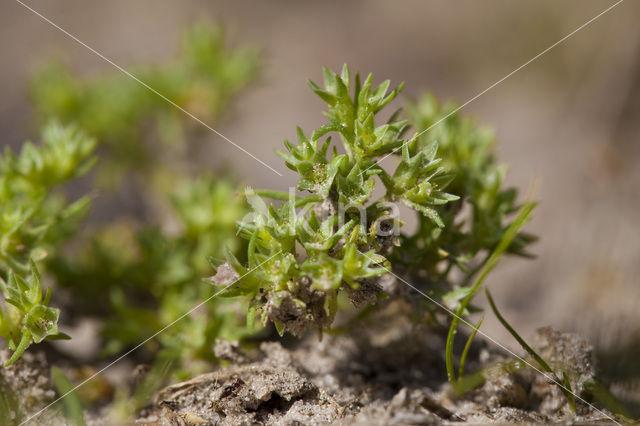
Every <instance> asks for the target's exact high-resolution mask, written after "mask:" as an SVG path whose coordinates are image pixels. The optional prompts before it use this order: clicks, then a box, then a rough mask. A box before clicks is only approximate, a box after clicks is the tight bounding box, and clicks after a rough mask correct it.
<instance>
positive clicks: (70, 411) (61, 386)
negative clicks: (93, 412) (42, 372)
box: [51, 365, 86, 426]
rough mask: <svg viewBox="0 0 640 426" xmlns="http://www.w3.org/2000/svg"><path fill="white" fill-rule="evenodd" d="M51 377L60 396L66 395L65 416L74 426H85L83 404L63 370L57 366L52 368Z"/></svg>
mask: <svg viewBox="0 0 640 426" xmlns="http://www.w3.org/2000/svg"><path fill="white" fill-rule="evenodd" d="M51 377H52V378H53V384H54V385H55V387H56V390H57V391H58V393H59V394H60V395H65V397H64V398H62V406H63V410H64V414H65V416H66V417H67V418H68V419H69V420H71V421H72V422H73V424H74V425H78V426H84V425H85V424H86V423H85V422H84V412H83V409H82V402H81V401H80V398H79V397H78V394H76V393H75V392H74V391H73V384H72V383H71V382H70V381H69V379H67V376H65V375H64V373H63V372H62V370H61V369H59V368H58V367H56V366H55V365H54V366H52V367H51Z"/></svg>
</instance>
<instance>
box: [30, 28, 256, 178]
mask: <svg viewBox="0 0 640 426" xmlns="http://www.w3.org/2000/svg"><path fill="white" fill-rule="evenodd" d="M225 44H226V43H225V37H224V32H223V30H222V28H221V27H219V26H215V25H206V24H198V25H195V26H193V27H192V28H190V29H189V30H188V31H186V32H185V34H184V37H183V41H182V48H181V51H180V53H179V54H178V55H177V57H176V58H175V59H173V60H171V61H170V62H168V63H166V64H163V65H156V66H138V67H134V68H133V69H132V70H131V72H132V74H134V75H135V76H136V77H137V78H139V79H140V80H141V81H144V82H145V84H147V85H148V86H149V87H151V88H153V89H154V90H155V91H157V92H158V93H160V94H162V95H163V96H165V97H166V98H168V99H171V100H172V101H173V102H175V103H176V104H178V105H180V106H182V107H184V108H185V109H186V110H187V111H189V112H190V113H192V114H194V115H196V116H197V117H198V118H200V119H202V120H205V121H208V120H213V119H218V118H219V117H220V116H221V115H222V114H223V113H224V112H225V111H226V109H227V107H228V105H229V103H230V101H231V99H232V98H233V97H234V96H235V95H236V94H237V93H238V92H239V91H240V90H241V89H243V88H244V87H245V86H246V85H247V84H248V83H250V82H251V81H252V80H253V79H254V78H255V76H256V73H257V66H258V60H257V51H256V49H254V48H253V47H244V46H243V47H239V48H233V49H229V48H227V46H226V45H225ZM31 95H32V99H33V102H34V104H35V109H36V112H37V115H38V117H39V118H40V120H41V121H42V120H44V121H46V120H49V119H50V118H51V117H55V118H56V119H58V120H60V121H61V122H63V123H74V124H76V125H77V126H78V127H79V128H81V129H83V130H84V131H86V132H87V133H88V134H89V135H91V136H94V137H95V138H96V139H97V140H98V142H99V143H100V144H101V146H102V148H103V149H102V151H101V168H100V170H99V178H100V182H103V183H107V184H110V185H113V184H115V183H117V182H118V181H119V178H121V177H122V175H124V174H127V173H132V172H135V173H138V174H139V173H146V174H153V173H154V172H156V171H157V166H158V163H162V165H163V166H164V167H170V168H174V169H175V168H177V167H178V166H181V161H177V160H182V161H188V160H191V161H192V160H193V158H189V157H188V156H187V154H188V153H189V151H193V149H194V148H193V144H194V139H197V138H196V136H197V135H196V134H194V133H195V131H196V130H200V125H199V124H197V123H195V122H193V121H192V120H190V119H188V120H185V119H184V118H185V117H184V113H183V112H182V111H180V110H178V109H176V108H175V107H174V106H172V105H171V104H169V103H168V102H167V101H166V100H165V99H163V98H162V97H160V96H158V95H157V94H156V93H154V92H152V91H150V90H149V89H148V88H146V87H144V86H143V85H141V84H140V83H138V82H137V81H135V80H134V79H132V78H130V77H129V76H127V75H124V74H122V73H108V74H105V75H101V76H97V77H93V78H80V77H75V76H74V75H73V74H72V73H71V71H70V70H69V69H68V68H66V67H65V66H63V65H61V64H59V63H50V64H48V65H47V66H45V67H43V68H42V69H41V70H40V72H39V73H38V74H37V75H36V76H35V78H34V80H33V83H32V85H31ZM187 140H189V142H190V146H189V145H187V144H186V141H187ZM185 156H186V158H185Z"/></svg>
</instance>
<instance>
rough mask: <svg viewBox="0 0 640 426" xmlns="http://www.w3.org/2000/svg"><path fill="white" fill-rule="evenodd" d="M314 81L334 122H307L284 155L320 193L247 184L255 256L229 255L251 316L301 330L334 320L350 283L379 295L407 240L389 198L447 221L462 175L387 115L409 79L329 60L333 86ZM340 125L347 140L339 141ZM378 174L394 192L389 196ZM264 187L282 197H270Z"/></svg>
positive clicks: (354, 294) (363, 295) (352, 290)
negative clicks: (309, 129) (389, 166)
mask: <svg viewBox="0 0 640 426" xmlns="http://www.w3.org/2000/svg"><path fill="white" fill-rule="evenodd" d="M309 85H310V86H311V89H312V90H313V91H314V92H315V93H316V94H317V95H318V96H319V97H320V98H321V99H322V100H324V101H325V102H326V103H327V106H328V110H327V112H326V113H325V116H326V117H327V118H328V123H327V124H325V125H324V126H322V127H321V128H319V129H317V130H315V131H314V132H313V133H312V134H311V136H310V137H309V136H307V135H306V134H305V133H304V132H303V131H302V130H301V129H300V128H298V132H297V133H298V143H297V144H293V143H291V142H289V141H285V147H286V148H287V151H280V152H278V154H279V155H280V156H281V157H282V158H283V159H284V160H285V164H286V165H287V167H288V168H290V169H291V170H293V171H295V172H297V173H298V174H299V175H300V178H299V182H298V185H297V190H299V191H306V192H308V193H310V194H309V195H306V196H296V195H295V194H294V193H292V194H287V193H277V192H273V191H263V192H258V193H255V192H253V191H251V190H248V191H247V198H248V200H249V203H250V204H251V205H252V208H253V212H252V214H251V215H249V216H247V217H246V218H245V219H244V220H243V221H241V222H240V223H239V231H240V235H241V236H242V237H243V238H245V239H246V240H247V241H248V242H249V243H248V249H247V261H248V262H247V264H246V265H243V264H242V263H241V262H239V261H238V260H237V259H235V258H234V257H233V256H231V255H229V256H228V262H229V264H230V265H231V267H232V268H233V269H234V270H235V271H236V273H237V274H238V277H240V280H239V281H238V282H237V283H236V284H234V285H233V286H232V287H231V288H230V289H228V291H227V292H226V294H227V296H237V295H245V296H248V297H249V298H250V300H251V304H250V306H251V307H250V310H249V318H248V321H249V323H250V324H252V323H253V318H254V316H255V315H256V314H259V315H260V316H261V322H262V323H266V322H267V321H272V322H273V323H274V324H275V326H276V327H277V329H278V331H279V332H280V333H283V332H284V331H289V332H291V333H293V334H297V335H300V334H302V333H303V332H304V331H305V330H306V329H307V328H309V327H313V328H319V329H322V328H326V327H329V326H330V325H331V323H332V321H333V318H334V316H335V313H336V306H337V298H338V295H339V293H341V292H344V293H346V294H349V295H350V297H351V299H352V300H360V301H366V302H374V301H375V300H377V297H378V296H379V294H380V288H379V287H377V286H376V284H375V278H376V277H379V276H381V275H383V274H384V273H386V272H387V270H388V269H387V268H388V267H389V262H388V258H387V256H388V254H389V253H390V251H391V248H392V247H393V246H394V244H395V243H396V239H397V238H395V236H394V235H390V236H389V235H383V232H380V231H381V229H382V228H385V227H386V228H389V227H391V228H393V227H395V226H397V225H399V219H398V218H394V217H393V216H392V215H390V212H389V204H391V203H396V202H400V203H403V204H405V205H406V206H408V207H410V208H412V209H413V210H415V211H416V212H418V213H419V214H420V215H421V216H423V217H424V220H425V221H429V222H430V223H432V225H433V226H434V227H435V228H438V229H439V228H441V227H443V226H444V221H443V220H442V218H441V216H440V214H439V213H438V211H437V210H436V206H443V205H446V204H448V203H450V202H452V201H455V200H458V198H459V197H458V196H455V195H452V194H450V193H448V192H447V191H445V188H446V186H447V185H448V184H449V183H450V182H451V180H452V176H451V175H450V174H448V173H446V171H445V168H444V167H443V166H442V165H441V159H440V158H438V157H437V152H438V145H437V143H435V142H434V143H431V144H424V143H421V142H420V140H419V139H418V138H416V137H415V136H414V137H412V138H408V139H404V134H405V133H406V131H407V130H408V125H407V121H406V120H399V119H398V116H399V113H398V112H396V113H394V114H391V116H390V118H389V119H388V120H386V121H384V122H383V123H384V124H379V123H377V120H376V118H377V116H378V114H379V113H380V112H381V111H382V110H383V108H384V107H385V106H387V105H388V104H389V103H390V102H391V101H392V100H393V99H395V97H396V96H397V94H398V93H399V92H400V90H402V85H400V86H399V87H398V88H395V89H393V90H389V88H390V82H389V81H385V82H383V83H382V84H380V85H378V86H375V85H374V84H373V77H372V76H371V75H369V76H367V78H365V79H364V80H361V79H360V76H359V74H357V73H356V74H355V75H354V76H352V75H351V74H350V72H349V69H348V68H347V67H346V66H345V67H344V68H343V70H342V72H341V73H340V74H336V73H334V72H332V71H330V70H329V69H327V68H325V69H324V87H320V86H318V85H317V84H315V83H313V82H309ZM330 133H331V134H333V135H335V134H337V136H338V137H339V140H340V144H335V145H332V144H331V136H329V134H330ZM330 147H332V149H331V150H330V149H329V148H330ZM387 156H395V157H396V158H397V166H396V167H395V170H394V171H393V172H388V171H387V170H385V169H384V168H383V167H382V166H381V165H380V164H379V163H378V161H379V160H382V159H384V158H385V157H387ZM376 179H377V180H376ZM376 182H381V184H382V188H383V192H384V194H383V195H381V196H379V197H376V196H374V188H375V186H376ZM260 194H263V195H265V196H268V197H271V198H275V199H278V200H281V201H282V202H281V203H280V204H279V205H276V204H274V203H271V204H269V205H267V204H266V203H265V202H264V201H263V200H262V199H261V198H260V197H259V195H260ZM214 280H215V277H214ZM218 281H220V282H221V283H222V284H225V283H224V280H218Z"/></svg>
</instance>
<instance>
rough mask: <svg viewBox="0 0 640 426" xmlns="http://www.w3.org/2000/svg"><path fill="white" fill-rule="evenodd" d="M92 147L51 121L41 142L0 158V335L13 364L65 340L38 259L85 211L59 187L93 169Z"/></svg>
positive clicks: (52, 248)
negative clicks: (38, 346) (37, 346)
mask: <svg viewBox="0 0 640 426" xmlns="http://www.w3.org/2000/svg"><path fill="white" fill-rule="evenodd" d="M94 148H95V141H94V140H93V139H91V138H88V137H86V136H85V135H84V134H82V133H80V132H78V131H77V130H76V129H74V128H73V127H63V126H61V125H60V124H58V123H55V122H52V123H50V124H49V125H48V126H47V127H46V128H45V130H44V131H43V134H42V143H41V144H39V145H35V144H33V143H31V142H26V143H25V144H24V145H23V147H22V150H21V151H20V153H19V154H15V153H14V152H13V151H11V150H10V149H9V148H7V149H6V150H5V152H4V154H3V155H2V156H1V157H0V291H1V292H2V296H3V298H4V302H5V303H4V308H2V307H0V336H2V337H3V338H4V339H5V340H6V341H7V343H8V346H9V348H10V349H11V350H13V351H14V352H13V355H12V356H11V358H10V359H9V362H8V363H9V364H11V363H13V362H15V360H17V359H18V358H19V357H20V355H22V353H23V352H24V351H25V350H26V349H27V347H28V346H29V345H31V344H32V343H40V342H41V341H42V340H43V339H45V338H60V337H63V336H64V335H63V334H61V333H59V332H58V327H57V322H58V317H59V314H60V310H59V309H57V308H51V307H49V306H48V305H49V301H50V297H51V292H50V289H47V291H46V292H45V293H44V295H43V289H42V284H41V278H40V274H39V272H38V268H37V266H36V264H35V261H37V260H42V259H44V258H45V257H47V255H49V254H50V253H52V252H55V250H56V249H57V248H58V247H59V245H60V244H61V243H62V241H64V239H66V238H67V237H68V236H69V235H70V234H72V233H73V232H74V230H75V228H76V227H77V224H78V221H79V219H80V218H81V217H82V216H83V214H84V213H85V211H86V209H87V207H88V204H89V199H88V198H87V197H83V198H80V199H79V200H76V201H74V202H71V203H69V202H67V201H66V198H65V197H64V195H63V194H62V193H60V191H58V190H57V189H58V187H59V186H60V185H62V184H65V183H67V182H68V181H70V180H72V179H74V178H77V177H79V176H80V175H82V174H84V173H85V172H86V171H87V170H88V169H89V168H90V167H91V165H92V164H93V162H94V158H93V157H92V156H91V155H92V152H93V150H94Z"/></svg>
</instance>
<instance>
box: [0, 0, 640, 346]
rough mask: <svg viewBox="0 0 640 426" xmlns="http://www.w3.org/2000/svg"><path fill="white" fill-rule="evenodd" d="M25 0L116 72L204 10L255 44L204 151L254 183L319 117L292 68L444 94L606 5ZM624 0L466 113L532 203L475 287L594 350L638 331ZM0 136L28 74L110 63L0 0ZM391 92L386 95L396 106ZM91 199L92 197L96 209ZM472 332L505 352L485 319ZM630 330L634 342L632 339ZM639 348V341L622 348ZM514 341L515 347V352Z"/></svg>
mask: <svg viewBox="0 0 640 426" xmlns="http://www.w3.org/2000/svg"><path fill="white" fill-rule="evenodd" d="M28 4H29V5H30V6H31V7H33V8H34V9H36V10H37V11H39V12H40V13H42V14H43V15H44V16H46V17H47V18H49V19H51V20H52V21H53V22H55V23H56V24H57V25H59V26H61V27H62V28H64V29H66V30H67V31H69V32H70V33H72V34H74V35H75V36H77V37H78V38H79V39H80V40H82V41H83V42H85V43H86V44H87V45H89V46H91V47H92V48H94V49H96V50H98V51H100V52H101V53H103V54H104V55H105V56H107V57H108V58H110V59H111V60H113V61H114V62H115V63H117V64H118V65H121V66H123V67H125V68H128V67H130V66H135V65H138V64H154V63H164V62H165V61H166V60H167V59H169V58H171V57H173V56H174V54H175V51H176V50H177V48H178V45H179V40H180V34H181V33H182V31H183V30H184V29H185V28H186V27H188V26H190V25H191V24H193V23H194V22H196V21H201V20H204V21H210V22H214V23H220V24H222V25H223V27H224V28H225V29H226V30H227V34H228V37H227V39H228V41H229V42H230V43H232V44H251V45H254V46H256V47H257V48H258V49H259V50H260V61H261V70H260V74H259V78H258V80H257V81H256V82H255V83H253V84H252V86H251V88H250V89H249V90H245V91H243V92H242V93H241V94H240V95H239V97H238V98H237V99H236V100H235V101H234V102H233V104H232V107H231V109H232V110H231V111H229V112H227V113H226V114H225V117H226V119H223V120H222V122H216V124H215V127H216V129H218V130H220V131H221V132H222V133H224V134H225V135H226V136H227V137H229V138H230V139H231V140H233V141H234V142H236V143H237V144H239V145H241V146H242V147H244V148H245V149H247V150H248V151H250V152H251V153H252V154H254V155H256V156H257V157H259V158H260V159H262V160H263V161H265V162H266V163H267V164H269V165H271V166H272V167H274V168H275V169H277V170H278V171H280V172H281V173H283V174H284V177H280V176H278V175H277V174H275V173H273V172H272V171H270V170H269V169H267V168H266V167H263V166H262V165H260V164H259V163H257V162H256V161H255V160H253V159H252V158H250V157H249V156H247V155H246V154H244V153H242V152H241V151H239V150H238V149H237V148H234V147H233V146H232V145H230V144H229V143H227V142H225V141H224V140H222V139H221V138H220V137H219V136H216V135H215V134H213V133H207V132H205V133H203V134H204V136H203V137H204V138H205V139H206V142H207V147H206V155H204V156H202V161H204V162H207V163H208V164H210V167H211V169H212V170H219V169H221V168H225V169H231V170H233V173H234V175H235V176H237V177H238V178H239V179H241V180H242V181H243V182H246V183H248V184H250V185H252V186H257V187H267V188H273V189H282V188H284V187H288V186H290V185H293V184H294V178H295V176H294V174H293V173H292V172H289V171H288V170H287V169H286V168H285V167H284V164H283V163H282V161H281V160H280V159H279V158H278V157H277V156H276V155H275V154H274V153H273V151H274V149H276V148H280V147H281V144H282V141H283V139H285V138H289V139H290V138H293V137H294V136H295V126H296V125H300V126H301V127H302V128H303V129H307V130H309V129H313V128H316V127H318V126H319V125H320V124H321V123H323V120H324V119H323V117H322V116H321V115H320V114H319V112H320V110H321V109H322V108H323V104H322V103H321V101H320V99H318V98H317V97H316V96H315V95H313V93H312V92H311V91H310V90H308V88H307V85H306V80H307V79H308V78H311V79H313V80H316V81H318V80H321V66H322V65H327V66H329V67H330V68H332V69H334V70H338V69H339V68H340V67H341V66H342V64H343V63H345V62H347V63H348V64H349V66H350V68H351V70H353V71H356V70H357V71H360V72H361V73H365V74H366V73H368V72H373V74H374V77H376V79H377V81H381V80H383V79H386V78H389V79H391V80H392V84H397V83H399V82H400V81H405V82H406V88H405V91H404V92H403V95H402V97H407V96H408V97H418V96H419V95H420V94H421V93H422V92H423V91H430V92H432V93H434V94H436V95H437V96H438V97H440V98H441V99H442V100H443V101H446V100H453V101H456V102H457V103H459V104H462V103H464V102H465V101H467V100H468V99H470V98H472V97H474V96H475V95H476V94H478V93H479V92H481V91H483V90H484V89H486V88H487V87H489V86H490V85H491V84H493V83H494V82H496V81H497V80H499V79H501V78H502V77H504V76H505V75H507V74H508V73H510V72H511V71H513V70H514V69H515V68H517V67H518V66H520V65H521V64H523V63H524V62H526V61H528V60H529V59H531V58H532V57H534V56H535V55H536V54H538V53H539V52H541V51H542V50H544V49H545V48H547V47H548V46H550V45H551V44H553V43H555V42H556V41H558V40H559V39H561V38H562V37H564V36H565V35H566V34H568V33H570V32H571V31H573V30H574V29H576V28H577V27H579V26H580V25H582V24H583V23H585V22H586V21H588V20H589V19H591V18H592V17H594V16H595V15H597V14H598V13H600V12H601V11H603V10H604V9H606V8H607V7H609V6H610V5H611V4H613V2H612V1H602V0H593V1H591V0H567V1H563V2H557V1H553V0H544V1H542V0H535V1H528V0H527V1H519V2H517V4H516V3H514V2H512V1H508V0H485V1H483V2H477V1H472V0H465V1H458V2H448V1H445V0H442V1H439V0H438V1H436V0H429V1H417V0H415V1H413V0H402V1H394V2H389V1H383V0H367V1H349V2H342V1H323V2H309V1H279V0H278V1H276V0H272V1H269V2H255V1H254V2H249V1H245V0H236V1H227V2H220V1H204V0H184V1H181V2H175V1H166V0H138V1H135V2H131V1H124V0H111V1H109V2H90V3H87V2H84V1H80V0H65V1H57V2H48V1H44V0H30V1H29V2H28ZM639 19H640V3H638V2H633V1H627V2H623V3H622V4H620V5H619V6H618V7H616V8H615V9H613V10H612V11H611V12H609V13H607V14H605V15H604V16H602V17H601V18H599V19H598V20H596V21H595V22H594V23H592V24H591V25H589V26H588V27H586V28H585V29H583V30H582V31H580V32H578V33H577V34H575V35H574V36H573V37H571V38H569V39H568V40H567V41H565V42H564V43H562V44H561V45H559V46H557V47H556V48H554V49H553V50H552V51H550V52H548V53H547V54H545V55H544V56H542V57H541V58H539V59H538V60H536V61H535V62H533V63H531V64H530V65H528V66H527V67H525V68H524V69H522V70H521V71H519V72H518V73H516V74H515V75H513V76H512V77H510V78H509V79H507V80H506V81H504V82H503V83H501V84H500V85H498V86H497V87H495V88H494V89H492V90H491V91H489V92H488V93H486V94H484V95H483V96H481V97H480V98H478V99H477V100H476V101H474V102H473V103H471V104H470V105H468V106H467V107H465V108H464V113H465V114H471V115H473V116H474V117H476V118H477V120H478V121H479V122H480V123H482V124H484V125H488V126H491V127H493V128H494V130H495V132H496V135H497V137H498V141H499V155H500V158H501V160H502V161H503V162H505V163H508V164H509V165H510V170H509V174H508V179H507V181H508V183H509V184H510V185H513V186H516V187H518V188H519V189H520V190H521V194H522V197H524V196H525V194H526V193H527V190H528V188H529V187H530V186H531V185H532V182H535V183H534V185H533V187H534V191H535V192H534V194H535V197H536V198H537V199H539V201H540V205H539V207H538V208H537V209H536V210H535V218H534V220H533V221H532V223H531V224H530V225H529V227H528V230H530V231H531V232H533V233H535V234H537V235H539V236H540V241H539V242H538V243H537V244H536V245H535V246H534V247H533V250H532V251H533V252H534V253H535V255H536V256H537V257H536V258H535V259H534V260H531V261H527V260H522V259H517V258H509V259H506V260H505V261H503V263H502V264H501V265H500V266H499V268H498V271H497V273H496V274H494V275H492V276H491V278H490V280H489V281H488V285H489V286H490V288H492V290H493V292H494V295H495V297H496V299H497V302H498V304H499V305H500V306H501V307H502V311H503V313H504V314H505V316H506V317H507V318H508V319H510V320H511V321H512V323H513V324H514V326H515V327H516V328H517V329H518V330H519V331H521V332H522V333H521V334H523V335H524V336H530V335H531V334H532V333H533V332H534V330H535V329H537V328H539V327H542V326H545V325H552V326H553V327H555V328H558V329H561V330H565V331H577V332H579V333H581V334H583V335H585V336H587V337H589V338H590V339H591V340H592V341H593V342H596V343H598V344H599V345H606V344H611V343H621V342H622V341H623V340H624V341H626V340H627V339H629V338H630V336H632V335H634V334H635V335H636V336H638V335H640V334H639V333H640V331H639V330H640V278H639V277H640V225H639V224H638V213H637V212H638V210H639V207H640V168H638V167H637V164H636V163H637V161H638V160H639V159H640V145H639V142H640V138H639V136H638V135H640V26H639V25H638V22H639ZM0 33H1V35H0V58H2V73H1V77H0V93H1V94H2V96H1V97H0V133H1V134H2V145H12V146H18V145H19V144H20V143H21V142H22V141H23V140H25V139H26V138H28V137H32V138H35V137H36V136H37V131H36V126H35V125H34V121H33V111H32V109H33V107H32V105H31V103H30V100H29V91H28V84H29V81H30V79H31V78H32V76H33V75H34V72H35V71H36V70H37V69H38V67H39V66H41V65H42V64H44V63H46V62H48V61H50V60H51V59H56V60H58V61H60V62H62V63H64V64H67V65H68V66H69V67H70V68H71V69H72V70H73V71H74V72H76V73H77V74H79V75H81V76H91V75H99V74H101V73H113V72H115V69H114V67H113V66H112V65H110V64H109V63H107V62H105V61H104V60H102V59H100V58H99V57H98V56H96V55H95V54H94V53H92V52H90V51H89V50H87V49H86V48H85V47H83V46H81V45H79V44H78V43H76V42H74V41H73V40H71V39H70V38H69V37H67V36H66V35H64V34H63V33H62V32H60V31H59V30H57V29H55V28H53V27H52V26H51V25H49V24H48V23H46V22H45V21H43V20H42V19H41V18H39V17H38V16H36V15H35V14H33V13H32V12H30V11H29V10H27V9H25V8H24V7H23V6H21V5H20V4H19V3H17V2H13V1H6V2H2V4H1V5H0ZM397 104H398V103H397ZM97 206H98V207H96V208H100V207H99V206H100V204H99V203H98V204H97ZM484 324H485V325H484V328H485V331H486V332H487V333H488V334H489V335H491V336H494V337H496V339H497V340H499V341H501V342H503V343H504V344H506V345H507V346H508V347H511V348H513V349H515V350H518V347H517V345H516V344H515V342H513V341H512V340H511V339H510V338H509V336H508V335H507V334H506V331H504V330H503V329H502V327H501V326H500V325H499V323H498V322H497V321H496V320H495V319H494V318H493V316H492V315H487V319H486V321H485V323H484ZM638 340H640V339H638ZM635 350H637V346H636V349H635ZM518 351H519V350H518Z"/></svg>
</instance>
